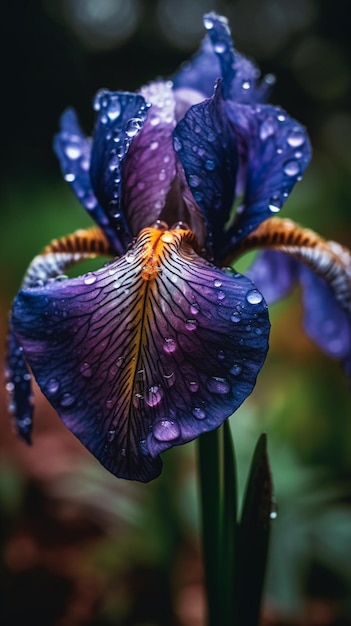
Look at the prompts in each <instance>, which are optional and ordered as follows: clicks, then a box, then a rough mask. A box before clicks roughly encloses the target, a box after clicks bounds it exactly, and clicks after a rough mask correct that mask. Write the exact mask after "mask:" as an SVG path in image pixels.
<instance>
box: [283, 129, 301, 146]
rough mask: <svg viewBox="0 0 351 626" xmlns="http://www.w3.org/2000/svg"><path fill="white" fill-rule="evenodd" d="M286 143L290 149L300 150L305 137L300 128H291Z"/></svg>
mask: <svg viewBox="0 0 351 626" xmlns="http://www.w3.org/2000/svg"><path fill="white" fill-rule="evenodd" d="M286 141H287V143H288V144H289V146H291V147H292V148H300V146H302V145H303V144H304V143H305V135H304V133H303V132H302V130H301V129H300V128H293V129H292V130H291V131H290V132H289V134H288V136H287V138H286Z"/></svg>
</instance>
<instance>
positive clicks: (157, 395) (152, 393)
mask: <svg viewBox="0 0 351 626" xmlns="http://www.w3.org/2000/svg"><path fill="white" fill-rule="evenodd" d="M161 399H162V390H161V389H160V387H158V386H157V385H153V386H152V387H150V388H149V390H148V392H147V394H146V398H145V401H146V404H148V405H149V406H157V404H159V403H160V402H161Z"/></svg>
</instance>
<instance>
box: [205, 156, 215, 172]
mask: <svg viewBox="0 0 351 626" xmlns="http://www.w3.org/2000/svg"><path fill="white" fill-rule="evenodd" d="M215 167H216V164H215V162H214V161H212V159H207V161H205V169H206V170H207V171H208V172H212V171H213V170H214V169H215Z"/></svg>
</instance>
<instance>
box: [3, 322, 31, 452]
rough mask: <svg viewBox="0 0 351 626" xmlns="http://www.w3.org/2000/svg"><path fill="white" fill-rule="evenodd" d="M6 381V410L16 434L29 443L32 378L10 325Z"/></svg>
mask: <svg viewBox="0 0 351 626" xmlns="http://www.w3.org/2000/svg"><path fill="white" fill-rule="evenodd" d="M6 380H7V382H6V389H7V391H8V393H9V396H10V402H9V407H8V409H9V412H10V413H11V414H12V415H13V416H14V421H15V425H16V429H17V433H18V434H19V436H20V437H22V439H24V441H26V442H27V443H31V433H32V423H33V396H32V382H31V381H32V377H31V374H30V371H29V368H28V366H27V363H26V360H25V358H24V354H23V348H22V346H21V345H20V343H19V342H18V339H17V337H16V335H15V333H14V332H13V328H12V325H11V323H10V328H9V335H8V340H7V359H6Z"/></svg>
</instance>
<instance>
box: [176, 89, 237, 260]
mask: <svg viewBox="0 0 351 626" xmlns="http://www.w3.org/2000/svg"><path fill="white" fill-rule="evenodd" d="M173 134H174V148H175V150H176V152H177V155H178V157H179V159H180V161H181V163H182V165H183V168H184V171H185V174H186V179H187V182H188V185H189V187H190V189H191V191H192V194H193V197H194V199H195V200H196V203H197V204H198V205H199V207H200V208H201V210H202V212H203V214H204V219H205V222H206V226H207V242H206V245H207V247H208V249H209V250H210V252H211V253H213V255H214V257H215V258H216V257H217V256H218V252H219V250H220V249H221V248H222V246H223V230H224V225H225V223H226V222H227V220H228V217H229V213H230V210H231V207H232V204H233V201H234V193H235V183H236V174H237V167H238V155H237V145H236V135H235V132H233V127H232V124H231V123H230V122H229V120H228V117H227V115H226V108H225V101H224V100H223V97H222V93H221V89H220V88H219V87H218V88H217V89H216V92H215V94H214V96H212V98H210V99H208V100H204V101H203V102H201V103H200V104H196V105H194V106H193V107H191V109H189V111H188V113H187V114H186V115H185V117H184V118H183V119H182V120H181V121H180V122H178V124H177V126H176V128H175V130H174V133H173Z"/></svg>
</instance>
